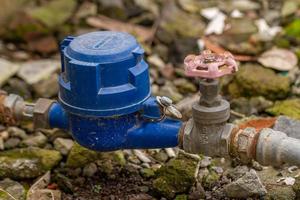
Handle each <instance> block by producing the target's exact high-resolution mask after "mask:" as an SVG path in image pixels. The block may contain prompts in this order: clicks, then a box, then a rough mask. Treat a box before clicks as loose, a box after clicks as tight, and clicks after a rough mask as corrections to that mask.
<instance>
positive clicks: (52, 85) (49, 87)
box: [33, 74, 59, 98]
mask: <svg viewBox="0 0 300 200" xmlns="http://www.w3.org/2000/svg"><path fill="white" fill-rule="evenodd" d="M58 89H59V85H58V75H57V74H51V75H50V76H49V77H48V78H47V79H44V80H41V81H39V82H37V83H35V84H33V90H34V92H35V93H36V94H37V96H39V97H43V98H50V97H53V96H56V95H57V94H58Z"/></svg>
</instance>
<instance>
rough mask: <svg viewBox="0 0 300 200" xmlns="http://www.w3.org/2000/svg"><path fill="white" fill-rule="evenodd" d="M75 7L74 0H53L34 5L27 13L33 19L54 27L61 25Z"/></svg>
mask: <svg viewBox="0 0 300 200" xmlns="http://www.w3.org/2000/svg"><path fill="white" fill-rule="evenodd" d="M75 7H76V1H75V0H65V1H60V0H53V1H50V2H48V3H45V4H44V5H42V6H39V7H36V8H35V9H31V10H30V11H29V12H28V14H29V16H31V17H32V18H33V19H35V20H37V21H40V22H42V23H43V24H44V25H46V26H47V27H49V28H51V29H54V28H57V27H58V26H59V25H62V24H63V23H64V22H65V21H66V20H67V19H68V18H70V17H71V15H72V14H73V11H74V9H75ZM54 13H55V14H54Z"/></svg>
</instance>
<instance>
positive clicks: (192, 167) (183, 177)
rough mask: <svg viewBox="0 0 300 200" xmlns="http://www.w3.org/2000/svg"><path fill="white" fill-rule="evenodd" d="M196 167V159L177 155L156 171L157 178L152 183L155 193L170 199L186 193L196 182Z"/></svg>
mask: <svg viewBox="0 0 300 200" xmlns="http://www.w3.org/2000/svg"><path fill="white" fill-rule="evenodd" d="M198 167H199V160H198V159H195V158H194V157H191V156H188V155H185V154H179V156H178V157H177V158H175V159H173V160H170V161H169V162H168V163H167V164H166V165H164V166H162V167H161V168H160V169H158V170H157V172H156V176H157V178H156V179H155V180H154V181H153V188H154V190H155V192H157V193H158V194H160V195H162V196H164V197H167V198H170V199H171V198H174V197H175V195H176V194H177V193H184V192H187V191H188V190H189V189H190V187H191V186H192V185H193V184H194V183H195V181H196V178H195V174H197V171H198Z"/></svg>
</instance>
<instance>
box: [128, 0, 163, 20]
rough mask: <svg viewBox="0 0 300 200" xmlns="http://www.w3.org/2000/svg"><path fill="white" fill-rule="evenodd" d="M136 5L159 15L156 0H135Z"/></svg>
mask: <svg viewBox="0 0 300 200" xmlns="http://www.w3.org/2000/svg"><path fill="white" fill-rule="evenodd" d="M134 3H135V5H137V6H139V7H140V8H142V9H144V10H146V11H149V12H151V13H152V14H153V15H155V16H158V15H159V5H158V3H157V2H156V1H152V0H134Z"/></svg>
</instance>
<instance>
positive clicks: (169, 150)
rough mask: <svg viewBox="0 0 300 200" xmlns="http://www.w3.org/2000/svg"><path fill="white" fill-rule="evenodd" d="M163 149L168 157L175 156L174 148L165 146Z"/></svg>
mask: <svg viewBox="0 0 300 200" xmlns="http://www.w3.org/2000/svg"><path fill="white" fill-rule="evenodd" d="M165 151H166V153H167V155H168V156H169V158H175V157H176V152H175V149H173V148H165Z"/></svg>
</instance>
